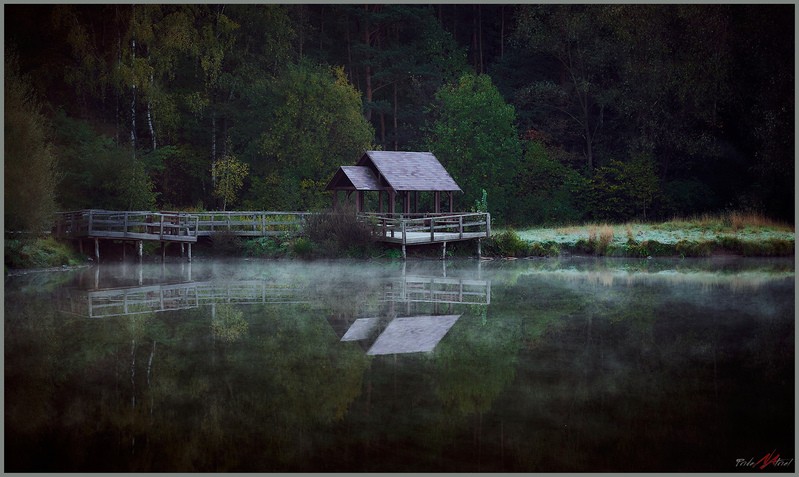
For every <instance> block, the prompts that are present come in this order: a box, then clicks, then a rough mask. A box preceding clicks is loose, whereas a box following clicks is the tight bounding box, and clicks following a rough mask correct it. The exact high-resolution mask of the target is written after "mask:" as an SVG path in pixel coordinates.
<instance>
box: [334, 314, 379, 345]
mask: <svg viewBox="0 0 799 477" xmlns="http://www.w3.org/2000/svg"><path fill="white" fill-rule="evenodd" d="M379 322H380V318H358V319H357V320H355V322H354V323H353V324H352V326H350V328H349V329H348V330H347V332H346V333H344V336H342V337H341V341H359V340H365V339H366V338H368V337H369V335H370V334H371V333H372V330H374V328H375V326H377V324H378V323H379Z"/></svg>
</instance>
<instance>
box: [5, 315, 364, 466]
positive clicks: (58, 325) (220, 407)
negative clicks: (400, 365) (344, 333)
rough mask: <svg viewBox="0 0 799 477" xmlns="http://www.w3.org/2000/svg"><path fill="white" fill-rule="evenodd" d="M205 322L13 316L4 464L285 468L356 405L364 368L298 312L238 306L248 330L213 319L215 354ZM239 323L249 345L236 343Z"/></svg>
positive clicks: (233, 318) (231, 319) (321, 324)
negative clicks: (8, 453) (216, 324)
mask: <svg viewBox="0 0 799 477" xmlns="http://www.w3.org/2000/svg"><path fill="white" fill-rule="evenodd" d="M205 310H206V314H204V316H205V320H203V319H202V316H200V317H198V315H197V314H196V311H195V312H191V311H175V312H164V313H159V314H158V315H157V317H155V318H154V317H153V316H148V315H132V316H128V317H119V318H115V319H104V320H91V321H90V320H81V319H70V321H68V322H60V321H58V320H57V317H58V315H55V314H54V313H53V311H52V309H51V308H50V307H48V305H47V304H46V303H42V304H41V305H40V306H30V305H25V306H24V307H21V308H20V309H19V310H14V313H13V316H14V319H13V324H12V326H14V327H15V329H14V333H13V337H12V338H11V339H7V340H6V350H7V352H10V353H12V354H11V356H12V357H13V360H10V361H9V360H7V366H6V386H7V398H8V401H7V402H9V403H11V407H9V408H7V412H6V417H7V419H6V422H7V425H9V426H10V427H8V428H7V429H10V431H9V432H8V433H7V434H6V438H7V439H9V440H13V441H14V442H15V443H14V444H13V445H12V446H11V447H9V449H15V450H16V449H19V450H20V452H19V453H18V454H17V455H16V456H14V458H13V459H10V461H9V463H10V464H12V466H13V465H21V466H23V467H22V468H26V467H25V466H27V469H28V470H30V469H40V470H42V469H44V470H46V469H47V466H48V463H49V462H54V463H55V464H54V465H57V466H58V468H57V469H54V470H61V471H68V470H71V469H73V470H112V471H128V470H137V471H174V470H183V471H186V470H203V471H205V470H220V471H223V470H259V471H260V470H269V469H272V470H280V469H291V468H292V467H293V466H297V465H298V462H302V457H303V456H304V455H305V454H306V453H308V452H313V451H312V448H313V447H314V446H315V445H320V444H318V443H316V442H315V441H316V437H315V436H316V435H317V434H318V432H319V430H320V429H325V428H326V427H328V426H331V425H333V424H334V423H335V422H337V421H338V420H340V419H341V418H342V417H343V416H344V414H345V413H346V411H347V408H348V406H349V405H350V403H351V402H352V401H353V400H354V399H355V398H356V397H357V396H358V395H359V393H360V390H361V380H362V376H363V374H364V370H365V368H366V366H367V365H368V359H367V357H366V356H364V354H363V352H362V351H361V350H360V349H359V348H357V347H355V346H341V345H340V344H339V343H338V338H337V336H336V335H335V334H334V333H333V331H332V330H331V329H330V327H329V325H328V324H327V322H326V321H325V320H324V319H320V317H319V316H318V315H317V313H318V312H316V311H314V310H313V309H310V308H309V307H302V306H295V307H293V309H291V310H286V309H280V310H278V309H276V308H275V307H270V306H261V307H250V309H249V311H250V313H249V315H248V316H250V317H251V318H248V320H249V323H248V321H247V320H244V318H243V316H242V315H241V311H240V310H239V309H236V308H233V307H229V309H226V307H224V306H222V307H219V308H218V309H217V314H216V316H217V320H219V321H220V322H222V323H226V324H227V325H225V326H227V328H222V329H221V330H220V333H221V334H217V338H218V339H219V338H223V339H224V337H229V336H233V335H235V336H234V337H235V338H236V339H237V340H238V341H236V345H235V346H227V345H226V346H217V347H214V346H213V345H212V341H213V338H212V336H213V335H214V331H213V330H212V328H210V327H209V325H208V323H209V322H208V321H207V320H208V319H209V318H210V316H209V315H210V309H205ZM220 311H221V313H222V314H223V315H225V316H226V318H225V317H220ZM34 316H35V318H36V319H35V320H34V319H32V318H33V317H34ZM198 318H200V319H199V320H198ZM231 323H232V326H231ZM242 323H244V325H247V326H244V327H245V328H249V333H239V331H240V330H241V329H242ZM7 326H8V324H7ZM45 333H46V335H45ZM48 345H49V348H48V347H47V346H48ZM26 349H29V350H30V351H28V352H26V351H25V350H26ZM34 350H35V351H34ZM7 356H8V355H7ZM322 434H324V433H322ZM75 436H81V437H80V439H75ZM43 439H44V441H45V442H44V444H43V443H42V440H43ZM47 442H51V444H52V445H50V446H48V445H47ZM54 450H57V451H58V452H57V455H48V457H47V458H45V457H44V456H45V454H48V453H52V452H53V451H54ZM123 456H124V457H123ZM253 456H257V457H255V459H256V460H255V461H254V460H253ZM11 468H13V467H11Z"/></svg>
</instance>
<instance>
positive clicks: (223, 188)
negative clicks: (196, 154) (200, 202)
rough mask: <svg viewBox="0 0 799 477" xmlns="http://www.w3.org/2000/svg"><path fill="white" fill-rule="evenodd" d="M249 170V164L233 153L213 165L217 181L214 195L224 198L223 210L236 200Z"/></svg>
mask: <svg viewBox="0 0 799 477" xmlns="http://www.w3.org/2000/svg"><path fill="white" fill-rule="evenodd" d="M248 171H249V166H248V165H247V164H244V163H243V162H241V161H239V160H238V159H237V158H236V156H233V155H227V156H225V157H224V158H222V159H221V160H219V161H217V162H215V163H214V164H213V165H212V166H211V176H212V177H213V178H214V180H215V182H216V186H214V195H215V196H216V197H219V198H220V199H222V210H226V209H227V205H228V204H229V203H230V204H232V203H234V202H235V201H236V199H237V198H238V194H239V191H240V190H241V187H242V186H243V185H244V178H245V177H247V173H248Z"/></svg>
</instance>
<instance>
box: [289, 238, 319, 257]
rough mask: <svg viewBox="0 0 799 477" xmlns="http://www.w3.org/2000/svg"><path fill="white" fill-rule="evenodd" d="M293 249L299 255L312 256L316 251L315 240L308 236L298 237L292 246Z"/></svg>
mask: <svg viewBox="0 0 799 477" xmlns="http://www.w3.org/2000/svg"><path fill="white" fill-rule="evenodd" d="M291 251H292V252H294V255H296V256H298V257H301V258H310V257H311V256H312V255H313V252H314V245H313V242H311V241H310V240H309V239H308V238H306V237H297V239H296V240H294V243H293V244H292V246H291Z"/></svg>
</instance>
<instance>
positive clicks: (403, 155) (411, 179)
mask: <svg viewBox="0 0 799 477" xmlns="http://www.w3.org/2000/svg"><path fill="white" fill-rule="evenodd" d="M370 163H371V164H372V165H373V166H374V168H375V169H377V171H378V172H379V173H380V175H381V176H383V177H384V178H385V180H386V182H388V184H389V185H390V186H391V188H392V189H394V190H419V191H460V190H461V188H460V187H458V184H456V183H455V181H454V180H453V179H452V177H451V176H450V175H449V173H448V172H447V170H446V169H444V166H442V165H441V163H440V162H438V159H436V156H434V155H433V153H431V152H399V151H366V152H365V153H364V155H363V156H361V160H359V161H358V165H359V166H368V165H370Z"/></svg>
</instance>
